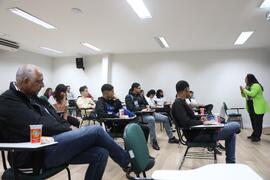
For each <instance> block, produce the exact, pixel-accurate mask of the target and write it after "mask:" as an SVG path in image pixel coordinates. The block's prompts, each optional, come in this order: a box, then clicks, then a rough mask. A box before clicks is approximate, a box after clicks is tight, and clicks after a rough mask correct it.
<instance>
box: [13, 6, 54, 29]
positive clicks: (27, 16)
mask: <svg viewBox="0 0 270 180" xmlns="http://www.w3.org/2000/svg"><path fill="white" fill-rule="evenodd" d="M9 10H10V11H11V12H13V13H14V14H16V15H18V16H21V17H23V18H25V19H27V20H29V21H31V22H33V23H36V24H38V25H40V26H43V27H45V28H47V29H56V27H54V26H52V25H50V24H48V23H46V22H44V21H42V20H40V19H38V18H37V17H35V16H32V15H31V14H29V13H27V12H25V11H23V10H21V9H19V8H10V9H9Z"/></svg>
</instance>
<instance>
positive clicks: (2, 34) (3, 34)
mask: <svg viewBox="0 0 270 180" xmlns="http://www.w3.org/2000/svg"><path fill="white" fill-rule="evenodd" d="M0 36H8V34H6V33H1V32H0Z"/></svg>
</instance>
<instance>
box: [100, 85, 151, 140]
mask: <svg viewBox="0 0 270 180" xmlns="http://www.w3.org/2000/svg"><path fill="white" fill-rule="evenodd" d="M101 92H102V97H99V98H98V101H97V103H96V109H95V112H96V114H97V116H98V118H119V110H120V109H121V110H123V112H124V114H125V115H128V116H129V117H133V116H135V114H134V113H132V112H130V111H128V110H127V109H124V108H123V106H122V102H121V101H120V100H119V99H118V98H116V97H115V96H114V88H113V86H112V85H111V84H104V85H103V86H102V87H101ZM105 125H106V126H107V127H108V128H112V126H114V127H113V128H114V129H116V128H117V130H118V131H119V133H123V131H124V128H125V126H126V125H127V123H125V122H124V120H123V121H122V122H121V123H114V124H113V123H112V121H108V122H106V123H105ZM139 125H140V126H141V128H142V130H143V132H144V135H145V138H146V141H147V140H148V136H149V128H148V127H147V126H145V125H141V124H139Z"/></svg>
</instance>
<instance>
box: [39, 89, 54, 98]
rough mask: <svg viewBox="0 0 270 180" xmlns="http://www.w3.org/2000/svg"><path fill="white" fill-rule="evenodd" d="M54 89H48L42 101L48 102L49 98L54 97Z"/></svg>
mask: <svg viewBox="0 0 270 180" xmlns="http://www.w3.org/2000/svg"><path fill="white" fill-rule="evenodd" d="M52 94H53V92H52V88H47V89H46V91H45V92H44V94H43V96H40V98H41V99H43V100H46V101H48V100H49V98H50V97H51V96H52Z"/></svg>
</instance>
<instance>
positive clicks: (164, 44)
mask: <svg viewBox="0 0 270 180" xmlns="http://www.w3.org/2000/svg"><path fill="white" fill-rule="evenodd" d="M155 40H156V41H157V43H158V44H159V45H160V47H162V48H170V46H169V44H168V43H167V41H166V39H165V38H164V37H155Z"/></svg>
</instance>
